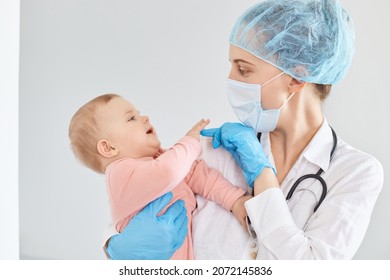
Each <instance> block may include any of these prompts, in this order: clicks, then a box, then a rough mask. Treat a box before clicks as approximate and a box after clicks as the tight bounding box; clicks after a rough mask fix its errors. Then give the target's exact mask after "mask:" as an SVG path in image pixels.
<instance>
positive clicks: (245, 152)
mask: <svg viewBox="0 0 390 280" xmlns="http://www.w3.org/2000/svg"><path fill="white" fill-rule="evenodd" d="M200 134H201V135H203V136H206V137H213V141H212V145H213V148H214V149H217V148H219V147H220V146H221V145H222V147H224V148H225V149H226V150H227V151H229V152H230V153H231V154H232V156H233V158H234V159H235V160H236V162H237V163H238V165H239V166H240V167H241V169H242V170H243V173H244V177H245V179H246V181H247V183H248V185H249V186H250V187H252V188H253V182H254V181H255V179H256V178H257V176H259V174H260V173H261V171H263V169H264V167H269V168H272V169H273V170H274V172H275V169H274V168H273V166H272V165H271V164H270V162H269V161H268V159H267V157H266V156H265V154H264V151H263V147H262V146H261V144H260V143H259V140H257V137H256V133H255V131H254V130H253V129H252V128H250V127H247V126H244V125H243V124H240V123H224V124H223V125H222V126H221V127H220V128H211V129H203V130H202V131H201V132H200ZM275 173H276V172H275Z"/></svg>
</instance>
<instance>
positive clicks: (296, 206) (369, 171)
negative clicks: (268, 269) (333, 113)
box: [193, 120, 383, 260]
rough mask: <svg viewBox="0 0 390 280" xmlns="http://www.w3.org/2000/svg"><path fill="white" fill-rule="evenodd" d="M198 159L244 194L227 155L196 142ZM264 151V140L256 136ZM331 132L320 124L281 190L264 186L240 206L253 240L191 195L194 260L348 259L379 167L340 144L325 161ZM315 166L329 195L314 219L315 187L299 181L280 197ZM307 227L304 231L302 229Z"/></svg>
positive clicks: (377, 185) (366, 217) (361, 231)
mask: <svg viewBox="0 0 390 280" xmlns="http://www.w3.org/2000/svg"><path fill="white" fill-rule="evenodd" d="M203 141H204V145H203V158H204V160H205V161H206V162H207V163H208V165H209V166H211V167H214V168H216V169H218V170H220V171H221V172H222V174H223V175H224V176H225V177H226V178H227V179H228V180H230V181H231V182H232V183H233V184H235V185H238V186H240V187H243V188H245V189H247V190H248V191H250V189H249V187H248V186H247V185H246V183H245V180H244V178H243V176H242V172H241V170H240V168H239V167H238V166H237V165H236V163H235V161H234V159H233V158H232V157H231V156H230V154H229V153H228V152H226V151H225V150H223V149H222V148H219V149H216V150H214V149H213V148H212V147H211V139H210V138H205V139H203ZM261 143H262V145H263V147H264V151H265V153H266V154H268V155H269V159H270V161H271V162H273V158H272V154H271V153H270V150H271V149H270V141H269V134H268V133H264V134H263V135H262V138H261ZM332 145H333V138H332V132H331V129H330V127H329V125H328V123H327V121H326V120H324V123H323V124H322V126H321V128H320V129H319V131H318V132H317V134H316V135H315V136H314V138H313V139H312V141H311V142H310V143H309V145H308V146H307V147H306V149H305V150H304V151H303V153H302V154H301V156H300V157H299V159H298V160H297V162H296V163H295V164H294V166H293V167H292V169H291V170H290V172H289V173H288V175H287V176H286V178H285V179H284V181H283V182H282V184H281V187H280V188H271V189H269V190H267V191H265V192H263V193H262V194H260V195H258V196H256V197H254V198H252V199H250V200H249V201H247V202H246V204H245V207H246V209H247V212H248V216H249V217H250V220H251V222H252V226H253V228H254V230H255V231H256V234H257V238H252V237H251V236H250V235H249V234H248V232H247V231H246V230H244V229H243V228H242V227H241V226H240V224H239V223H238V221H237V220H236V219H235V218H234V216H233V215H232V214H231V213H229V212H227V211H226V210H225V209H223V208H221V207H220V206H219V205H217V204H215V203H214V202H212V201H208V200H205V199H204V198H202V197H200V196H199V197H197V201H198V208H197V209H196V210H195V212H194V213H193V238H194V240H193V242H194V252H195V258H196V259H254V258H256V259H271V260H273V259H351V258H352V257H353V256H354V254H355V253H356V251H357V249H358V248H359V246H360V244H361V242H362V240H363V237H364V235H365V233H366V230H367V227H368V225H369V221H370V217H371V213H372V210H373V207H374V205H375V202H376V200H377V197H378V195H379V193H380V191H381V189H382V186H383V168H382V165H381V164H380V163H379V161H377V160H376V159H375V158H374V157H372V156H370V155H368V154H365V153H363V152H361V151H358V150H356V149H354V148H352V147H351V146H349V145H348V144H346V143H345V142H343V141H342V140H341V139H340V138H338V144H337V148H336V152H335V155H334V157H333V159H332V162H331V163H329V155H330V151H331V149H332ZM319 168H322V169H323V170H324V173H323V175H322V177H323V179H324V180H325V181H326V183H327V186H328V193H327V196H326V198H325V200H324V201H323V203H322V204H321V206H320V207H319V209H318V210H317V212H316V213H315V214H313V208H314V206H315V205H316V203H317V202H318V199H319V197H320V195H321V191H322V187H321V184H320V183H319V182H318V181H316V180H314V179H307V180H305V181H303V182H302V183H301V184H300V185H299V187H298V188H297V189H296V190H295V193H294V195H293V197H292V198H291V199H290V201H289V202H286V199H285V197H286V196H287V193H288V191H289V190H290V188H291V186H292V185H293V184H294V182H295V181H296V179H297V178H299V177H300V176H302V175H305V174H309V173H317V171H318V169H319ZM307 221H308V226H307V229H306V231H303V230H302V228H303V227H304V226H305V224H306V222H307Z"/></svg>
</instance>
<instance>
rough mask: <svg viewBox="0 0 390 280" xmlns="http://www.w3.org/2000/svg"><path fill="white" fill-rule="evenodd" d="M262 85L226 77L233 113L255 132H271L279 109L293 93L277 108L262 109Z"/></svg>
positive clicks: (275, 123)
mask: <svg viewBox="0 0 390 280" xmlns="http://www.w3.org/2000/svg"><path fill="white" fill-rule="evenodd" d="M283 74H284V73H283V72H282V73H280V74H278V75H277V76H275V77H273V78H272V79H270V80H269V81H267V82H265V83H264V84H263V85H262V86H265V85H266V84H268V83H269V82H271V81H273V80H274V79H276V78H278V77H280V76H281V75H283ZM262 86H261V85H260V84H247V83H243V82H239V81H236V80H230V79H228V81H227V84H226V92H227V94H228V98H229V101H230V104H231V105H232V108H233V111H234V113H235V114H236V115H237V117H238V119H239V120H240V121H241V122H242V123H243V124H245V125H246V126H249V127H252V128H253V129H254V130H255V131H256V132H271V131H274V130H275V128H276V125H277V123H278V119H279V114H280V110H281V109H282V108H283V106H284V105H285V104H286V103H287V102H288V101H289V100H290V98H291V97H292V96H293V95H294V93H292V94H291V95H290V96H289V97H288V98H287V100H286V101H285V102H284V103H283V105H282V106H281V107H280V108H279V109H268V110H264V109H263V108H262V107H261V88H262Z"/></svg>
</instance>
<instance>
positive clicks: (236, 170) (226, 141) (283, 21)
mask: <svg viewBox="0 0 390 280" xmlns="http://www.w3.org/2000/svg"><path fill="white" fill-rule="evenodd" d="M353 50H354V31H353V26H352V21H351V18H350V16H349V15H348V14H347V12H346V11H345V10H344V9H343V8H342V7H341V6H340V4H339V1H338V0H299V1H298V0H291V1H290V0H267V1H264V2H261V3H258V4H256V5H254V6H253V7H251V8H250V9H248V10H247V11H246V12H245V13H244V14H243V15H242V16H241V17H240V18H239V19H238V20H237V22H236V24H235V26H234V27H233V30H232V32H231V35H230V51H229V59H230V62H231V71H230V75H229V79H228V81H227V94H228V99H229V101H230V104H231V105H232V108H233V110H234V112H235V113H236V115H237V117H238V119H239V120H240V121H241V122H242V123H243V124H244V125H245V126H244V125H242V124H238V123H225V124H224V125H222V126H221V127H220V128H218V129H208V130H205V131H203V135H204V136H206V137H211V138H205V141H204V152H203V158H204V159H205V160H206V162H207V163H208V164H209V165H210V166H212V167H215V168H217V169H219V170H220V171H221V172H222V173H223V175H224V176H225V177H226V178H227V179H229V180H230V181H231V182H232V183H233V184H235V185H238V186H241V187H243V188H246V189H247V191H248V192H250V193H253V195H254V197H253V198H252V199H250V200H248V201H247V202H246V205H245V206H246V210H247V214H248V217H247V221H248V229H247V230H244V229H243V228H242V227H240V224H239V223H238V222H237V221H236V220H235V219H234V217H233V216H232V215H231V214H230V213H227V212H226V211H224V210H223V209H222V208H220V207H219V206H217V205H216V204H215V203H213V202H211V201H207V200H204V199H202V198H198V208H197V210H196V211H195V212H194V213H193V215H194V217H193V225H192V228H193V236H194V252H195V258H197V259H351V258H352V257H353V256H354V254H355V253H356V251H357V249H358V248H359V246H360V244H361V242H362V240H363V237H364V235H365V233H366V230H367V227H368V224H369V221H370V217H371V213H372V210H373V207H374V205H375V202H376V199H377V197H378V194H379V193H380V190H381V188H382V185H383V169H382V166H381V164H380V163H379V162H378V161H377V160H376V159H375V158H373V157H372V156H370V155H368V154H365V153H363V152H361V151H359V150H357V149H355V148H353V147H351V146H349V145H348V144H346V143H345V142H344V141H342V140H341V139H340V138H338V137H337V133H336V132H335V131H333V129H332V128H331V126H330V125H329V124H328V122H327V120H326V118H325V117H324V116H323V113H322V109H321V103H322V101H323V100H324V99H325V98H326V97H327V95H328V94H329V91H330V89H331V85H332V84H335V83H337V82H338V81H340V80H341V79H342V78H343V77H344V76H345V75H346V73H347V70H348V68H349V66H350V64H351V60H352V55H353ZM221 147H223V148H224V149H222V148H221ZM166 200H169V194H168V195H166V196H165V197H162V198H160V199H158V200H157V201H155V202H152V203H151V204H150V205H149V206H148V207H147V208H146V209H145V211H143V212H141V213H140V214H139V215H140V217H139V219H137V220H135V222H134V223H133V222H130V223H129V225H128V228H126V230H125V231H123V232H122V233H121V234H116V235H114V233H112V234H110V235H113V236H112V237H111V238H110V239H109V242H107V243H108V246H107V252H108V255H109V256H110V257H111V258H113V259H164V258H169V257H170V255H171V254H172V253H173V252H174V251H175V250H176V248H177V247H178V246H180V244H181V238H182V237H181V236H177V235H176V234H174V232H175V231H176V230H178V227H179V225H176V224H175V222H174V221H175V218H176V216H177V215H179V213H180V212H181V211H180V209H178V208H180V207H179V206H178V205H176V204H174V205H173V206H172V207H174V208H172V211H169V213H168V214H167V216H164V217H163V219H162V218H161V217H156V211H150V209H151V208H152V209H153V208H157V209H160V208H161V207H163V206H164V205H165V203H166ZM175 208H177V209H175ZM169 215H170V216H169ZM181 215H182V214H181ZM168 216H169V217H168ZM167 221H169V222H167ZM151 232H153V234H151ZM107 239H108V238H107ZM141 240H142V242H140V241H141ZM157 244H158V247H157Z"/></svg>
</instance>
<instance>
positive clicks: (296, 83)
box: [288, 65, 308, 92]
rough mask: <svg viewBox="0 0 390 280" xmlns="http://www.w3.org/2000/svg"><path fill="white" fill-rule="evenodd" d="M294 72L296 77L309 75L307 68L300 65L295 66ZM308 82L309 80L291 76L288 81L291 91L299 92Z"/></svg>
mask: <svg viewBox="0 0 390 280" xmlns="http://www.w3.org/2000/svg"><path fill="white" fill-rule="evenodd" d="M293 72H294V74H295V75H296V77H306V76H307V75H308V73H307V70H306V68H305V67H303V66H300V65H297V66H295V68H294V70H293ZM290 77H291V76H290ZM306 84H307V82H304V81H300V80H297V79H295V78H293V77H291V80H290V82H289V83H288V88H289V90H290V92H298V91H301V90H302V89H303V88H304V87H305V86H306Z"/></svg>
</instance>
